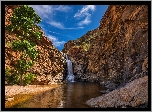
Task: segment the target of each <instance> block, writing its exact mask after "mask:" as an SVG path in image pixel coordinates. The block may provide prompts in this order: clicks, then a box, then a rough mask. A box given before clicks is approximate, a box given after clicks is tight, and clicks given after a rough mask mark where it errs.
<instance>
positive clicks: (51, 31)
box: [29, 5, 108, 50]
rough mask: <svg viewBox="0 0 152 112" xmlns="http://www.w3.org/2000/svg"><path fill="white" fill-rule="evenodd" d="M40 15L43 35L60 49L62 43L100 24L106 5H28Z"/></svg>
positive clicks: (74, 38)
mask: <svg viewBox="0 0 152 112" xmlns="http://www.w3.org/2000/svg"><path fill="white" fill-rule="evenodd" d="M29 6H30V7H32V8H33V9H34V10H35V12H36V13H37V14H38V15H39V16H40V17H41V19H42V22H41V23H40V24H39V25H40V26H41V27H42V29H43V31H44V33H45V36H46V37H48V38H49V39H50V40H51V41H52V42H53V45H54V46H55V47H56V48H58V49H59V50H62V49H63V47H64V43H66V42H68V41H69V40H76V39H77V38H80V37H81V36H83V35H84V34H86V33H87V32H88V31H89V30H93V29H95V28H97V27H99V25H100V20H101V18H102V17H103V15H104V13H105V11H106V10H107V8H108V5H29Z"/></svg>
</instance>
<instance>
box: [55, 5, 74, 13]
mask: <svg viewBox="0 0 152 112" xmlns="http://www.w3.org/2000/svg"><path fill="white" fill-rule="evenodd" d="M70 9H71V7H69V6H66V5H59V6H55V7H54V10H56V11H62V12H68V11H69V10H70Z"/></svg>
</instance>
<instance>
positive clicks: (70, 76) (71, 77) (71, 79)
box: [66, 55, 74, 82]
mask: <svg viewBox="0 0 152 112" xmlns="http://www.w3.org/2000/svg"><path fill="white" fill-rule="evenodd" d="M66 62H67V68H68V71H67V74H68V75H67V77H66V79H67V81H68V82H74V75H73V68H72V62H71V61H70V60H69V59H68V56H67V55H66Z"/></svg>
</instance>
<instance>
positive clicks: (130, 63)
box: [62, 5, 148, 86]
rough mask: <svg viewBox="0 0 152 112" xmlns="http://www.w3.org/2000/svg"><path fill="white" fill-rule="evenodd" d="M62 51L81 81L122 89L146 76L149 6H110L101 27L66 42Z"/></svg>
mask: <svg viewBox="0 0 152 112" xmlns="http://www.w3.org/2000/svg"><path fill="white" fill-rule="evenodd" d="M62 51H63V52H64V53H67V54H68V56H69V58H70V59H71V60H72V62H73V63H74V64H73V65H74V73H75V76H76V78H77V79H78V80H83V79H85V80H86V81H97V82H102V81H113V83H115V84H116V85H117V86H119V85H124V84H126V83H127V82H128V81H131V80H133V79H136V78H140V77H143V76H145V75H147V73H148V6H146V5H111V6H109V7H108V9H107V11H106V13H105V15H104V17H103V18H102V20H101V21H100V26H99V28H97V29H94V30H92V31H89V32H88V33H87V34H85V35H84V36H82V37H81V38H79V39H77V40H73V41H69V42H67V43H66V44H65V46H64V49H63V50H62ZM80 67H81V70H79V68H80ZM133 77H134V78H133ZM132 78H133V79H132Z"/></svg>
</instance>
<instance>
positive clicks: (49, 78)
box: [5, 5, 65, 84]
mask: <svg viewBox="0 0 152 112" xmlns="http://www.w3.org/2000/svg"><path fill="white" fill-rule="evenodd" d="M17 7H19V6H16V5H9V6H5V26H7V25H9V24H11V22H10V21H9V17H11V16H12V14H13V10H14V9H15V8H17ZM41 32H43V31H41ZM14 40H19V39H18V38H17V37H16V34H12V33H11V34H10V33H8V32H7V31H5V69H9V70H11V69H14V66H15V64H16V61H17V60H19V59H20V56H21V54H22V53H21V52H16V51H13V50H12V48H11V43H12V41H14ZM35 43H36V45H37V46H36V49H37V50H38V51H39V55H38V58H37V60H36V62H35V64H34V65H33V66H32V67H31V68H30V69H29V70H28V71H27V72H32V73H34V74H36V75H37V76H36V77H35V80H34V81H33V82H32V84H54V83H59V82H61V81H62V80H63V71H64V67H63V66H64V64H65V59H64V56H63V54H62V53H61V52H60V51H59V50H57V49H56V48H55V47H54V46H53V44H52V42H51V41H50V40H49V39H48V38H47V37H46V36H45V35H44V34H43V37H42V38H41V39H40V41H35Z"/></svg>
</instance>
